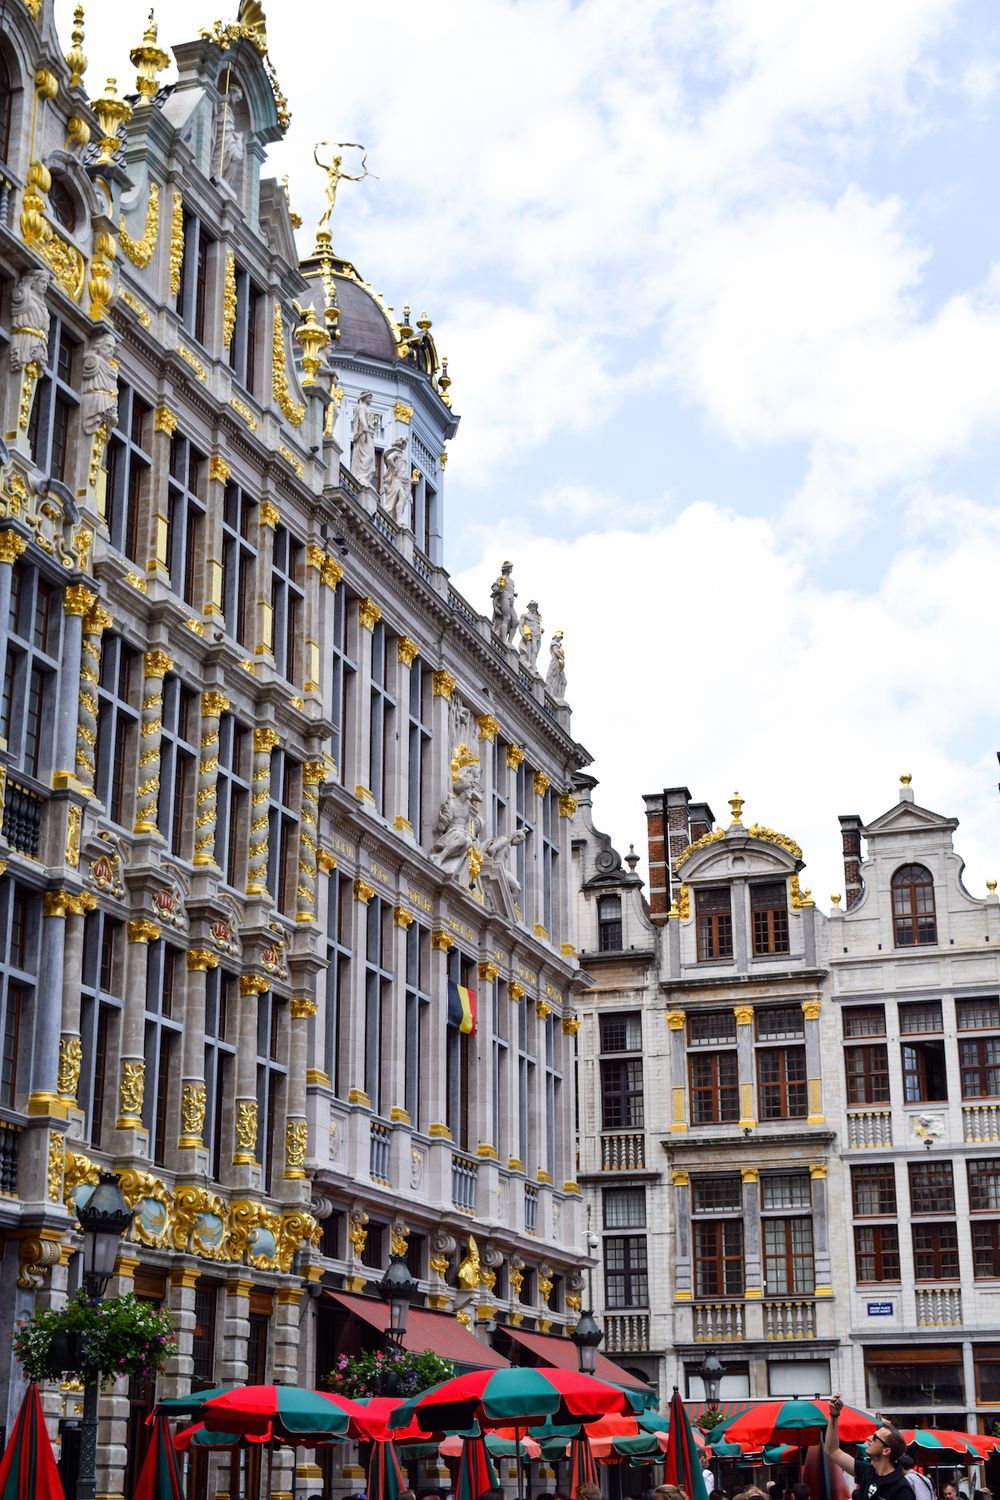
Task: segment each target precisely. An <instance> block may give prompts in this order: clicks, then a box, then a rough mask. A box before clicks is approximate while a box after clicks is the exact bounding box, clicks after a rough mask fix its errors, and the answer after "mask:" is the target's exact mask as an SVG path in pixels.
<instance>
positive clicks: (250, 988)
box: [240, 974, 271, 996]
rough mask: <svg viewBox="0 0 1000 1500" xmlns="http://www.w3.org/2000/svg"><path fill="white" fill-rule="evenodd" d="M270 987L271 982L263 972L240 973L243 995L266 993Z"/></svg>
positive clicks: (241, 992)
mask: <svg viewBox="0 0 1000 1500" xmlns="http://www.w3.org/2000/svg"><path fill="white" fill-rule="evenodd" d="M270 988H271V982H270V980H269V979H265V977H264V975H263V974H241V975H240V994H241V995H243V996H247V995H266V994H267V992H268V990H269V989H270Z"/></svg>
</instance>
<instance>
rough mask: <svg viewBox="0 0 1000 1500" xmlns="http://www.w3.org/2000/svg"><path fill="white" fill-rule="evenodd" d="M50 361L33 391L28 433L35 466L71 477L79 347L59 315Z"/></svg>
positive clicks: (54, 321) (57, 475) (51, 339)
mask: <svg viewBox="0 0 1000 1500" xmlns="http://www.w3.org/2000/svg"><path fill="white" fill-rule="evenodd" d="M48 347H49V361H48V364H47V365H46V366H45V369H44V371H43V373H42V377H41V379H40V380H39V382H38V389H37V390H36V392H35V404H34V406H33V408H32V412H31V425H30V428H29V432H28V436H29V438H30V441H31V452H32V455H33V457H34V460H35V465H36V467H37V468H39V469H41V471H42V473H43V474H47V475H48V476H49V477H50V478H52V479H60V480H62V481H64V482H65V481H66V480H67V478H70V477H71V475H70V472H69V464H70V457H71V453H72V443H71V436H72V431H73V428H74V427H75V425H76V417H77V410H78V408H79V405H80V398H79V396H78V395H77V392H76V383H77V381H78V380H79V378H80V346H79V344H78V343H77V342H76V340H75V339H73V338H72V337H71V336H70V334H69V333H68V332H67V330H66V329H65V327H64V326H63V323H62V320H61V319H60V318H53V319H52V325H51V327H50V329H49V346H48Z"/></svg>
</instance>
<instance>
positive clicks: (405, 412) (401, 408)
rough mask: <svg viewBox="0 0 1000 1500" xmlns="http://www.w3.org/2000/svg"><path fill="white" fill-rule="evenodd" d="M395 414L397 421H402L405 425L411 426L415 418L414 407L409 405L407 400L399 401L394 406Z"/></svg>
mask: <svg viewBox="0 0 1000 1500" xmlns="http://www.w3.org/2000/svg"><path fill="white" fill-rule="evenodd" d="M393 415H394V416H395V418H396V420H397V422H402V423H403V424H404V425H405V426H407V427H409V425H410V423H411V421H412V420H413V407H412V406H407V404H406V402H405V401H397V402H396V405H395V406H394V407H393Z"/></svg>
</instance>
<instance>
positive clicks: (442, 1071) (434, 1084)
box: [425, 928, 455, 1140]
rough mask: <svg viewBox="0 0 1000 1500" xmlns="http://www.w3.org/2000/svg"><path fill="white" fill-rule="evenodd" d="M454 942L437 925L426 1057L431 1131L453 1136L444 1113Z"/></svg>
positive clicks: (446, 1089) (447, 1138)
mask: <svg viewBox="0 0 1000 1500" xmlns="http://www.w3.org/2000/svg"><path fill="white" fill-rule="evenodd" d="M454 946H455V939H454V937H453V936H452V934H451V933H450V932H446V931H444V930H443V929H442V928H435V929H434V930H433V931H432V933H431V965H430V967H431V974H430V992H431V1000H430V1017H429V1028H430V1035H431V1045H430V1048H429V1051H430V1057H429V1058H428V1059H427V1071H426V1075H425V1076H426V1081H427V1099H428V1109H429V1116H430V1126H429V1133H430V1134H431V1135H432V1136H438V1137H441V1138H442V1139H445V1140H451V1131H450V1130H449V1129H448V1126H447V1122H446V1120H445V1115H446V1113H447V1099H448V1088H447V1067H448V1049H447V1046H446V1045H445V1044H446V1041H447V1028H448V954H449V953H450V952H451V950H452V948H454Z"/></svg>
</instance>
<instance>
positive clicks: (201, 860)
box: [194, 689, 229, 867]
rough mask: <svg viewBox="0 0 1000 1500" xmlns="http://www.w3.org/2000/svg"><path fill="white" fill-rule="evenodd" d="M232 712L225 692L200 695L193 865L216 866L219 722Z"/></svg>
mask: <svg viewBox="0 0 1000 1500" xmlns="http://www.w3.org/2000/svg"><path fill="white" fill-rule="evenodd" d="M228 710H229V699H228V698H227V697H226V695H225V693H219V692H216V691H215V690H214V689H213V690H212V691H211V692H207V693H202V695H201V745H200V755H199V758H198V792H197V803H198V811H197V813H196V815H195V823H194V863H195V864H196V865H208V866H211V867H216V859H215V825H216V821H217V818H218V781H219V719H220V718H221V717H222V715H223V714H224V713H227V712H228Z"/></svg>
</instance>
